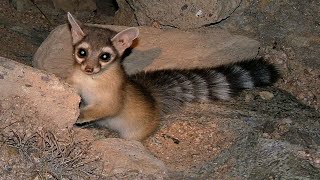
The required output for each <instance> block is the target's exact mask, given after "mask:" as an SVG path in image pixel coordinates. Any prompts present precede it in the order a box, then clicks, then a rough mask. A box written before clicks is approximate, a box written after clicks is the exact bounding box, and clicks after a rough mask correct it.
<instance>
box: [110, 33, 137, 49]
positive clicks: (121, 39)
mask: <svg viewBox="0 0 320 180" xmlns="http://www.w3.org/2000/svg"><path fill="white" fill-rule="evenodd" d="M138 35H139V29H138V28H135V27H131V28H128V29H125V30H123V31H121V32H119V33H118V34H117V35H115V36H114V37H113V38H112V39H111V41H112V44H113V45H114V47H115V48H116V49H117V50H118V52H119V53H120V55H122V54H123V52H124V51H125V50H126V49H127V48H128V47H130V46H131V44H132V42H133V40H134V39H136V38H137V37H138Z"/></svg>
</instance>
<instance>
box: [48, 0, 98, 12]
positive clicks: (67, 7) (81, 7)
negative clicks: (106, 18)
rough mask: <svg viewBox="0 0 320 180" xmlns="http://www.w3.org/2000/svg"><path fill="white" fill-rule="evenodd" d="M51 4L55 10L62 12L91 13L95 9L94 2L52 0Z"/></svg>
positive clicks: (90, 0)
mask: <svg viewBox="0 0 320 180" xmlns="http://www.w3.org/2000/svg"><path fill="white" fill-rule="evenodd" d="M52 2H53V5H54V7H55V8H57V9H62V10H63V11H64V12H75V11H77V12H81V11H88V12H92V11H94V10H96V9H97V5H96V0H52Z"/></svg>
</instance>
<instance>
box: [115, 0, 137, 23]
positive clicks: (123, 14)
mask: <svg viewBox="0 0 320 180" xmlns="http://www.w3.org/2000/svg"><path fill="white" fill-rule="evenodd" d="M117 4H118V6H119V9H118V10H117V11H116V13H115V15H114V24H117V25H122V26H137V25H138V22H137V20H136V17H135V14H134V12H133V11H132V9H131V7H130V5H129V4H128V3H127V1H125V0H117Z"/></svg>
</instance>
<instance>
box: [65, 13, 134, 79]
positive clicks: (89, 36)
mask: <svg viewBox="0 0 320 180" xmlns="http://www.w3.org/2000/svg"><path fill="white" fill-rule="evenodd" d="M68 21H69V25H70V30H71V35H72V44H73V54H74V59H75V61H76V63H78V64H80V68H81V70H82V71H83V72H85V73H86V74H89V75H90V74H96V73H99V72H100V71H102V70H104V69H106V68H107V67H108V66H109V65H110V64H111V63H114V62H115V61H120V57H121V56H122V55H123V53H124V51H125V50H126V49H127V48H129V47H130V46H131V44H132V42H133V40H134V39H136V38H137V37H138V35H139V30H138V28H134V27H132V28H128V29H125V30H123V31H121V32H119V33H116V32H115V31H112V30H110V29H104V28H97V27H89V26H84V25H82V24H81V23H80V22H79V21H78V20H76V19H75V18H74V17H73V16H72V15H71V14H70V13H68Z"/></svg>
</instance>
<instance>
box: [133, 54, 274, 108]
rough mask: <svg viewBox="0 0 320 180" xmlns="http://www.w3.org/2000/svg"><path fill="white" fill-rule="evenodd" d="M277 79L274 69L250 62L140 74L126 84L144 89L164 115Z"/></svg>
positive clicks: (261, 63) (268, 64)
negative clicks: (197, 102)
mask: <svg viewBox="0 0 320 180" xmlns="http://www.w3.org/2000/svg"><path fill="white" fill-rule="evenodd" d="M279 76H280V74H279V71H278V70H277V68H276V67H275V66H274V65H272V64H270V63H268V62H266V61H264V60H263V59H254V60H250V61H243V62H238V63H234V64H230V65H222V66H218V67H214V68H204V69H191V70H159V71H153V72H141V73H138V74H135V75H132V76H130V80H131V81H133V82H134V83H136V84H139V85H141V86H142V87H144V88H142V89H144V90H145V91H146V93H148V94H149V93H150V94H151V95H152V97H154V98H155V100H156V101H157V102H158V103H159V105H160V108H161V110H162V112H163V113H168V112H171V111H173V110H176V109H178V108H180V107H181V106H182V105H183V104H184V103H186V102H193V101H210V100H215V99H221V100H228V99H230V97H231V96H232V95H234V94H236V93H237V92H239V91H241V90H243V89H251V88H253V87H258V86H269V85H272V84H273V83H274V82H276V81H277V79H278V78H279Z"/></svg>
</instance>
